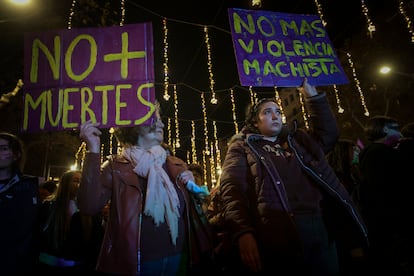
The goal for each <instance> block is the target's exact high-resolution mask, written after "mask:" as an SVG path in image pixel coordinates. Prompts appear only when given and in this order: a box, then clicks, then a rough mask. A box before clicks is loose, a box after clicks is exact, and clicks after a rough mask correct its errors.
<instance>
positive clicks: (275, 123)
mask: <svg viewBox="0 0 414 276" xmlns="http://www.w3.org/2000/svg"><path fill="white" fill-rule="evenodd" d="M282 125H283V124H282V114H281V111H280V109H279V106H278V105H277V104H276V103H275V102H265V103H263V104H261V105H260V107H259V112H258V113H257V123H256V124H255V127H257V129H258V130H259V132H260V134H263V135H264V136H266V137H274V136H277V135H279V133H280V131H281V130H282Z"/></svg>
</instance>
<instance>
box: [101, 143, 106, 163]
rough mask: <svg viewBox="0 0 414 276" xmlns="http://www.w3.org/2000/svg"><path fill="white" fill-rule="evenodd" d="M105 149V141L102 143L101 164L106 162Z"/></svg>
mask: <svg viewBox="0 0 414 276" xmlns="http://www.w3.org/2000/svg"><path fill="white" fill-rule="evenodd" d="M104 149H105V144H104V143H102V144H101V164H102V163H103V162H104V160H103V159H104V158H103V157H104Z"/></svg>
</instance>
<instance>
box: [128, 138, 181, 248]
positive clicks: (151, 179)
mask: <svg viewBox="0 0 414 276" xmlns="http://www.w3.org/2000/svg"><path fill="white" fill-rule="evenodd" d="M122 155H123V156H124V157H125V158H126V159H128V160H129V161H130V162H131V163H132V165H133V166H134V172H135V173H136V174H137V175H139V176H142V177H145V178H147V179H148V184H147V195H146V198H145V207H144V214H145V215H148V216H151V217H153V219H154V223H155V225H157V226H158V225H159V224H160V223H163V222H164V221H166V222H167V224H168V227H169V228H170V235H171V240H172V242H173V244H174V245H175V244H176V241H177V237H178V218H179V217H180V214H179V211H178V209H179V207H180V201H179V199H178V195H177V192H176V190H175V188H174V184H173V183H172V182H171V180H170V177H169V176H168V174H167V173H166V171H165V170H164V168H163V167H162V165H163V164H164V163H165V161H166V159H167V152H166V151H165V149H164V148H163V147H161V146H153V147H152V148H150V149H147V150H144V149H142V148H139V147H136V146H135V147H128V148H124V149H123V150H122Z"/></svg>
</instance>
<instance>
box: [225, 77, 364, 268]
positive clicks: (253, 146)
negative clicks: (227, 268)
mask: <svg viewBox="0 0 414 276" xmlns="http://www.w3.org/2000/svg"><path fill="white" fill-rule="evenodd" d="M299 91H300V92H301V93H302V94H303V96H304V97H305V101H306V104H307V108H308V109H307V110H308V111H309V115H310V116H309V123H310V126H311V128H310V129H309V131H305V130H301V129H296V127H295V128H289V129H288V128H287V127H286V126H283V124H282V114H281V111H280V108H279V106H278V104H277V101H276V100H275V99H262V100H260V101H258V102H257V103H256V104H254V105H252V106H251V107H250V108H249V110H248V112H247V118H246V126H245V127H244V128H243V130H242V131H241V133H239V134H237V135H236V136H234V137H233V139H232V141H230V143H229V148H228V151H227V154H226V157H225V161H224V164H223V168H222V169H223V170H222V175H221V179H220V194H221V197H222V200H223V215H224V219H225V222H226V227H227V230H228V232H229V234H230V235H231V237H232V241H234V242H235V244H236V248H235V249H236V250H235V251H236V265H234V267H235V268H236V269H240V268H241V269H242V270H241V271H243V270H246V269H249V270H250V271H251V272H252V273H253V272H257V273H259V274H260V275H297V274H298V273H306V275H339V273H340V272H339V270H340V269H339V265H338V258H337V252H336V245H335V240H336V239H338V238H347V239H348V242H347V243H346V244H347V245H349V251H350V252H351V251H352V252H353V253H354V254H356V253H361V251H362V247H363V246H364V245H366V241H367V240H366V238H367V230H366V227H365V225H364V222H363V221H362V219H361V217H360V215H359V214H358V212H357V210H356V208H355V206H354V203H353V202H352V200H351V198H350V196H349V194H348V193H347V191H346V189H345V187H344V186H343V185H342V184H341V183H340V182H339V180H338V178H337V177H336V176H335V174H334V172H333V170H332V169H331V168H330V167H329V165H328V162H327V160H326V158H325V153H327V152H328V151H329V150H331V149H332V148H333V146H334V145H335V143H336V141H337V138H338V128H337V125H336V122H335V118H334V116H333V114H332V112H331V110H330V108H329V105H328V102H327V99H326V96H325V94H318V92H317V91H316V89H315V87H313V86H311V85H309V84H308V82H307V80H306V79H305V81H304V83H303V86H302V87H300V88H299ZM237 259H239V260H241V262H242V264H244V266H243V265H241V266H240V265H237ZM298 275H299V274H298Z"/></svg>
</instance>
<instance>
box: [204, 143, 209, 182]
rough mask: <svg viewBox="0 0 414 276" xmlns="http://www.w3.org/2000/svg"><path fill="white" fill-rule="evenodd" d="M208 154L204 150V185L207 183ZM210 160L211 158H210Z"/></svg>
mask: <svg viewBox="0 0 414 276" xmlns="http://www.w3.org/2000/svg"><path fill="white" fill-rule="evenodd" d="M207 155H210V154H207V153H206V152H205V151H204V150H203V178H204V185H206V183H207V182H206V181H207V159H208V158H207ZM208 160H210V159H208Z"/></svg>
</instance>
